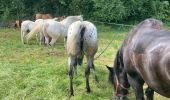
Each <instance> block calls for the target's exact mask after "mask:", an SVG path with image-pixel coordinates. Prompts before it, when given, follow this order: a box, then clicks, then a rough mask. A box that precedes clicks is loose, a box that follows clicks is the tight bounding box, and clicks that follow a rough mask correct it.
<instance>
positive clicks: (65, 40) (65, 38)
mask: <svg viewBox="0 0 170 100" xmlns="http://www.w3.org/2000/svg"><path fill="white" fill-rule="evenodd" d="M66 42H67V36H66V37H64V48H66V47H67V45H66Z"/></svg>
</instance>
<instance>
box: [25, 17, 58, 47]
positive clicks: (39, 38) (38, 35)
mask: <svg viewBox="0 0 170 100" xmlns="http://www.w3.org/2000/svg"><path fill="white" fill-rule="evenodd" d="M49 20H52V21H56V20H58V18H53V19H37V20H36V21H35V23H34V26H33V27H32V29H31V31H30V32H34V34H35V35H36V39H37V42H39V43H40V45H41V44H43V42H44V41H45V40H44V34H43V31H42V30H41V25H42V24H43V22H44V21H49ZM37 30H38V31H37ZM28 34H30V33H28ZM27 37H28V35H27V36H26V39H27ZM27 42H28V39H27Z"/></svg>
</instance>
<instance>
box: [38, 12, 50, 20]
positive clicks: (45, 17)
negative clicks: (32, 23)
mask: <svg viewBox="0 0 170 100" xmlns="http://www.w3.org/2000/svg"><path fill="white" fill-rule="evenodd" d="M52 18H53V16H52V15H51V14H41V13H37V14H36V15H35V19H36V20H37V19H52Z"/></svg>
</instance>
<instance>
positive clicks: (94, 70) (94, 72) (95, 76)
mask: <svg viewBox="0 0 170 100" xmlns="http://www.w3.org/2000/svg"><path fill="white" fill-rule="evenodd" d="M92 68H93V75H94V79H95V81H96V82H97V83H98V82H99V80H98V78H97V75H96V69H95V66H94V63H93V64H92Z"/></svg>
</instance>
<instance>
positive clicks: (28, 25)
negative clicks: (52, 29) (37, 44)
mask: <svg viewBox="0 0 170 100" xmlns="http://www.w3.org/2000/svg"><path fill="white" fill-rule="evenodd" d="M33 26H34V22H33V21H30V20H25V21H23V22H22V23H21V42H22V43H23V44H24V43H25V42H24V40H25V36H26V35H27V34H28V33H29V32H30V31H31V30H32V28H33Z"/></svg>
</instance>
